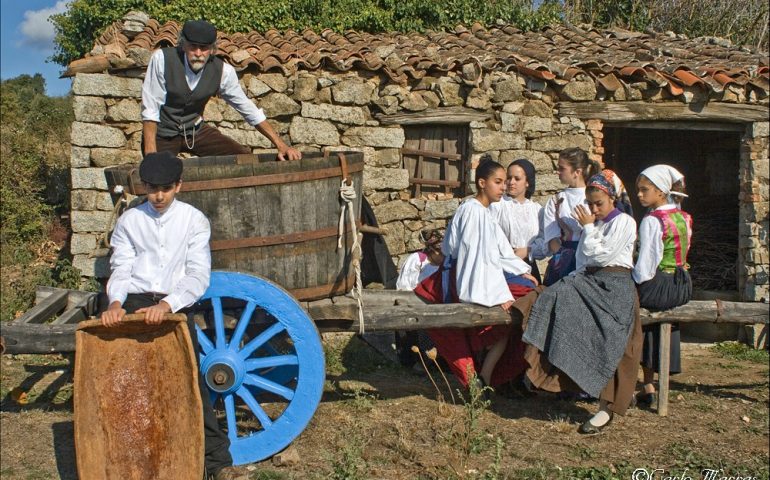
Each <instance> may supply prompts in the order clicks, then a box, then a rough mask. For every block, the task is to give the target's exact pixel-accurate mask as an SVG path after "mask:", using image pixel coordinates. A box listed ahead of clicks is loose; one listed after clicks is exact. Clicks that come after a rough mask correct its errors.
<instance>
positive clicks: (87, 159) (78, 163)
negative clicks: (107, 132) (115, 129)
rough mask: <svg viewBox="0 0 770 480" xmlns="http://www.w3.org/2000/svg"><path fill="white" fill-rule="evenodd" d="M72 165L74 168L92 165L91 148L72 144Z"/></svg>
mask: <svg viewBox="0 0 770 480" xmlns="http://www.w3.org/2000/svg"><path fill="white" fill-rule="evenodd" d="M70 152H71V153H70V166H71V167H72V168H85V167H90V166H91V149H90V148H83V147H76V146H75V145H72V146H71V147H70Z"/></svg>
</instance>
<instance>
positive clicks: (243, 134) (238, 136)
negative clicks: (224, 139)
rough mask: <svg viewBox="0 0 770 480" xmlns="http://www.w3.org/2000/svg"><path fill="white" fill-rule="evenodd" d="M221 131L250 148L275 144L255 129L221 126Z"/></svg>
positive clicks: (269, 146)
mask: <svg viewBox="0 0 770 480" xmlns="http://www.w3.org/2000/svg"><path fill="white" fill-rule="evenodd" d="M249 128H251V127H249ZM219 131H220V132H222V133H223V134H224V135H227V136H228V137H230V138H232V139H233V140H235V141H236V142H238V143H240V144H241V145H245V146H247V147H250V148H271V147H272V146H273V144H272V142H270V140H268V139H267V137H265V136H264V135H262V134H261V133H259V132H258V131H257V130H254V129H251V130H241V129H238V128H220V129H219Z"/></svg>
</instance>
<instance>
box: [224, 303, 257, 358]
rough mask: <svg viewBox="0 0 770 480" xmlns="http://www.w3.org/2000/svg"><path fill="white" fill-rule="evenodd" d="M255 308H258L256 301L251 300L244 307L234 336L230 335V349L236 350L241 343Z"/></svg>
mask: <svg viewBox="0 0 770 480" xmlns="http://www.w3.org/2000/svg"><path fill="white" fill-rule="evenodd" d="M255 308H257V304H256V303H255V302H249V303H247V304H246V308H244V309H243V313H242V314H241V318H240V320H238V325H237V326H236V327H235V331H234V332H233V335H232V337H230V343H229V344H228V348H229V349H230V350H236V349H237V348H238V345H239V344H240V343H241V339H242V338H243V332H245V331H246V327H247V326H248V325H249V322H250V321H251V316H252V315H253V314H254V309H255Z"/></svg>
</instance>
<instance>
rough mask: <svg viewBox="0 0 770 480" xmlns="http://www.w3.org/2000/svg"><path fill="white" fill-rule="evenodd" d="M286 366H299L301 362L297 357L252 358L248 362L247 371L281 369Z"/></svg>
mask: <svg viewBox="0 0 770 480" xmlns="http://www.w3.org/2000/svg"><path fill="white" fill-rule="evenodd" d="M284 365H299V360H298V359H297V356H296V355H277V356H275V357H260V358H250V359H248V360H246V371H247V372H252V371H254V370H257V369H260V368H268V367H281V366H284Z"/></svg>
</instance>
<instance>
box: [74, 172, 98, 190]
mask: <svg viewBox="0 0 770 480" xmlns="http://www.w3.org/2000/svg"><path fill="white" fill-rule="evenodd" d="M70 178H71V179H72V189H73V190H77V189H89V190H94V189H95V190H107V180H106V178H105V177H104V169H102V168H72V169H70Z"/></svg>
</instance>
